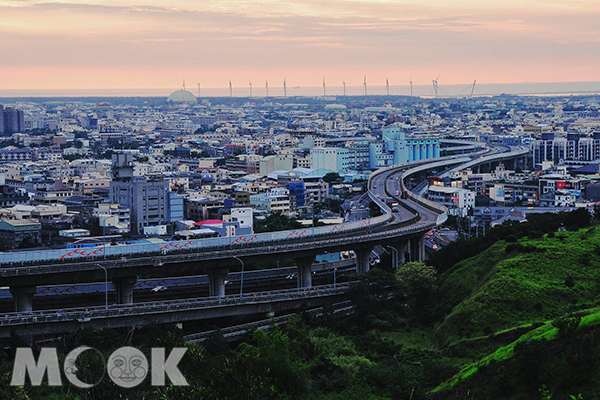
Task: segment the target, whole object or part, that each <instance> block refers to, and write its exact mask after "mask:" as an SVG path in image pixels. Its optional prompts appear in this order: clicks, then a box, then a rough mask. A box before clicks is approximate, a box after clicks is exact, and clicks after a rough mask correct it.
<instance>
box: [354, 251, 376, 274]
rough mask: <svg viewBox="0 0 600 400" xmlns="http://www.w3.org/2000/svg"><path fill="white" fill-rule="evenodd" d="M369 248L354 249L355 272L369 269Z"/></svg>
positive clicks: (362, 272) (363, 271)
mask: <svg viewBox="0 0 600 400" xmlns="http://www.w3.org/2000/svg"><path fill="white" fill-rule="evenodd" d="M371 250H372V249H370V248H366V249H358V250H354V252H355V253H356V270H357V271H356V272H357V273H358V274H359V275H361V274H364V273H365V272H369V269H371V265H370V264H369V257H370V256H371Z"/></svg>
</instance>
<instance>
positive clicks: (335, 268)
mask: <svg viewBox="0 0 600 400" xmlns="http://www.w3.org/2000/svg"><path fill="white" fill-rule="evenodd" d="M336 271H337V267H333V290H335V284H336V277H335V273H336Z"/></svg>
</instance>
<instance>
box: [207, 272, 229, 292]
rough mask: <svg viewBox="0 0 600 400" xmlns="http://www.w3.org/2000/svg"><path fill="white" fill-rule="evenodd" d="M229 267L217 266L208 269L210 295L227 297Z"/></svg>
mask: <svg viewBox="0 0 600 400" xmlns="http://www.w3.org/2000/svg"><path fill="white" fill-rule="evenodd" d="M228 273H229V268H217V269H211V270H209V271H208V273H207V275H208V295H209V296H210V297H225V278H226V277H227V274H228Z"/></svg>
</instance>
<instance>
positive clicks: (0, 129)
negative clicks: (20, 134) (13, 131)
mask: <svg viewBox="0 0 600 400" xmlns="http://www.w3.org/2000/svg"><path fill="white" fill-rule="evenodd" d="M0 136H4V106H3V105H2V104H0Z"/></svg>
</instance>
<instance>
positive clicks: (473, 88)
mask: <svg viewBox="0 0 600 400" xmlns="http://www.w3.org/2000/svg"><path fill="white" fill-rule="evenodd" d="M476 83H477V80H474V81H473V87H472V88H471V99H472V98H473V93H474V92H475V84H476Z"/></svg>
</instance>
